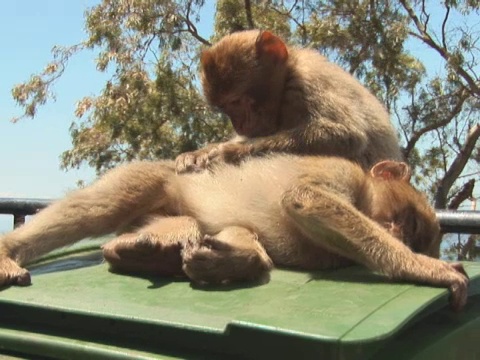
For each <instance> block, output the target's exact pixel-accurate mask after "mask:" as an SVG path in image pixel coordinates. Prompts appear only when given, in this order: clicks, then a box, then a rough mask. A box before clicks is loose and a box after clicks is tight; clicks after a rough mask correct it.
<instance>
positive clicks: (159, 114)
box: [12, 0, 480, 208]
mask: <svg viewBox="0 0 480 360" xmlns="http://www.w3.org/2000/svg"><path fill="white" fill-rule="evenodd" d="M204 5H205V4H204V1H203V0H102V1H100V2H99V4H98V5H96V6H94V7H92V8H90V9H88V10H87V11H86V12H85V23H86V31H87V37H86V40H85V41H84V42H82V43H80V44H76V45H74V46H71V47H66V48H64V47H56V48H54V49H53V61H52V62H51V63H50V64H48V65H47V66H46V67H45V69H44V70H43V71H42V72H40V73H39V74H36V75H33V76H32V77H31V78H30V79H29V80H28V81H26V82H25V83H23V84H19V85H17V86H16V87H15V88H14V89H13V90H12V93H13V96H14V98H15V99H16V101H17V102H18V104H19V105H20V106H21V107H22V108H23V109H24V114H23V115H22V116H27V117H34V116H35V114H36V112H37V111H38V108H39V106H40V105H43V104H44V103H45V102H47V101H49V100H51V99H54V93H53V90H52V89H53V86H54V84H55V82H56V81H57V80H58V79H59V78H60V77H61V75H62V74H63V72H64V71H65V69H66V67H67V65H68V61H69V59H70V58H71V57H72V56H74V55H75V54H77V53H78V52H81V51H85V50H87V49H88V50H93V51H95V52H96V53H97V68H98V71H101V72H107V73H108V74H111V78H110V80H108V82H107V83H106V84H105V87H104V88H103V90H102V92H101V93H100V94H99V95H98V96H96V97H85V98H83V99H81V100H80V101H79V102H78V104H77V110H76V112H75V115H76V117H77V120H76V121H75V122H74V123H73V124H72V126H71V135H72V141H73V148H72V149H71V150H68V151H66V152H65V153H64V154H63V156H62V166H63V167H65V168H70V167H76V166H79V165H80V164H82V163H84V162H86V163H88V164H89V165H90V166H93V167H94V168H96V169H97V171H98V172H103V171H104V170H105V169H107V168H110V167H112V166H114V165H115V164H117V163H119V162H122V161H127V160H131V159H140V158H142V159H143V158H147V159H151V158H172V157H175V156H176V155H177V154H179V153H180V152H183V151H186V150H191V149H195V148H197V147H200V146H202V145H204V144H205V143H207V142H212V141H218V140H220V139H222V138H225V137H226V136H227V134H228V133H229V131H230V127H229V125H228V122H226V121H225V119H223V118H222V117H221V116H220V115H218V114H216V113H214V112H212V111H211V110H210V109H209V108H208V107H206V105H205V103H204V101H203V99H202V96H201V94H200V91H199V82H198V75H197V72H198V67H197V64H198V55H199V53H200V51H201V48H202V47H205V46H208V45H209V44H210V43H211V42H213V41H215V40H217V39H218V38H219V37H221V36H223V35H224V34H227V33H230V32H232V31H237V30H242V29H248V28H253V27H258V28H268V29H272V30H273V31H275V32H277V33H279V34H280V35H282V36H283V37H284V38H286V39H288V40H289V41H290V42H291V43H296V44H299V45H302V46H310V47H313V48H316V49H318V50H319V51H321V52H322V53H325V54H326V55H327V56H328V57H329V58H330V59H332V60H334V61H336V62H338V63H339V64H341V65H342V66H343V67H345V69H347V71H349V72H350V73H352V74H354V75H355V76H356V77H358V78H359V79H360V80H361V81H362V82H363V83H364V84H365V85H366V86H368V87H369V88H370V89H371V90H372V92H373V93H375V94H376V95H377V96H378V97H379V98H380V99H381V100H382V101H383V102H384V103H385V104H386V106H387V108H388V109H389V111H390V112H391V114H392V118H393V120H394V121H395V123H396V125H397V126H398V131H399V135H400V138H401V141H402V144H403V146H404V154H405V156H406V158H407V159H408V160H409V162H410V163H411V165H412V166H413V167H414V170H415V176H414V179H415V181H416V182H417V185H419V186H421V187H422V188H423V189H424V190H427V192H428V193H429V195H430V196H431V199H432V201H433V202H434V203H435V206H436V207H438V208H447V207H449V206H450V207H455V208H456V207H458V206H460V205H461V204H462V203H463V204H466V205H468V200H469V199H472V198H473V196H474V190H473V186H472V181H473V182H474V181H475V180H476V179H478V177H479V162H480V146H479V145H478V144H479V141H478V138H479V136H480V124H479V120H478V118H479V117H478V115H479V109H480V103H479V98H480V85H479V84H480V82H479V76H478V75H477V74H478V72H479V63H478V59H479V58H480V53H479V47H478V45H479V44H478V42H479V38H480V37H479V32H478V31H479V28H478V26H479V25H478V23H477V21H476V16H478V12H479V4H478V2H477V1H469V0H456V1H453V0H445V1H443V2H441V3H440V2H427V1H425V0H411V1H408V0H396V1H379V0H370V1H366V0H355V1H347V0H303V1H299V0H296V1H294V0H290V1H287V0H285V1H281V0H270V1H250V0H219V1H217V4H216V12H215V14H214V20H215V25H214V34H201V33H199V31H198V28H197V25H198V24H199V22H200V21H205V22H207V21H211V18H207V15H212V16H213V14H203V13H202V12H201V10H202V7H203V6H204ZM201 16H202V17H201ZM415 50H416V51H415ZM431 62H435V63H438V64H440V65H439V67H438V69H434V70H436V71H432V69H429V66H430V63H431ZM467 184H469V185H468V186H469V187H468V188H467ZM473 185H474V183H473ZM468 189H471V190H470V191H466V190H468ZM460 195H461V196H460Z"/></svg>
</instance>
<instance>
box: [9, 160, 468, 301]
mask: <svg viewBox="0 0 480 360" xmlns="http://www.w3.org/2000/svg"><path fill="white" fill-rule="evenodd" d="M396 168H399V169H400V170H398V171H397V170H395V169H396ZM405 168H406V164H403V163H396V162H382V163H379V164H377V165H375V167H374V169H375V171H374V169H372V172H365V171H363V170H362V168H361V167H360V166H359V165H356V164H354V163H352V162H350V161H347V160H345V159H342V158H329V157H309V156H304V157H297V156H293V155H276V156H269V157H263V158H256V159H251V160H249V161H247V162H245V163H243V164H241V165H240V166H233V165H225V164H217V165H216V166H215V167H213V168H212V169H211V171H206V172H202V173H194V174H183V175H176V174H175V170H174V167H173V166H172V163H170V162H136V163H132V164H129V165H125V166H121V167H119V168H117V169H114V170H112V171H110V172H109V173H107V174H106V175H105V176H104V177H102V178H100V179H99V180H98V181H97V182H96V183H94V184H93V185H91V186H89V187H86V188H84V189H81V190H78V191H75V192H73V193H72V194H70V195H69V196H67V197H66V198H65V199H62V200H59V201H58V202H56V203H54V204H52V205H51V206H49V207H47V208H46V209H44V210H42V211H41V212H40V213H39V214H37V215H36V216H34V217H33V219H32V220H31V221H30V222H28V223H27V224H26V225H24V226H22V227H20V228H18V229H16V230H14V231H13V232H10V233H7V234H5V235H3V236H2V237H1V240H0V284H7V283H12V284H20V285H22V284H27V283H29V275H28V272H27V271H26V270H25V269H22V268H21V267H20V266H22V265H24V264H26V263H28V262H30V261H32V260H33V259H35V258H37V257H38V256H40V255H42V254H45V253H47V252H49V251H51V250H53V249H55V248H58V247H61V246H65V245H68V244H71V243H73V242H75V241H78V240H80V239H83V238H85V237H95V236H101V235H105V234H108V233H111V232H123V235H121V236H120V237H118V238H117V239H115V240H113V241H111V242H109V243H107V244H106V245H105V246H104V255H105V257H106V259H107V261H109V262H110V263H111V265H112V268H113V269H114V270H117V271H118V270H119V271H135V272H147V273H151V274H159V275H171V274H182V273H183V274H186V275H187V276H188V277H190V278H191V279H192V280H193V281H196V282H203V283H223V282H229V281H239V280H247V279H255V278H259V277H260V276H261V275H262V274H265V273H266V272H268V270H269V269H270V268H271V267H272V265H277V266H287V267H295V268H299V269H328V268H335V267H341V266H346V265H350V264H353V263H359V264H363V265H365V266H368V267H369V268H371V269H373V270H376V271H379V272H382V273H384V274H386V275H388V276H389V277H391V278H395V279H402V280H408V281H414V282H422V283H428V284H431V285H437V286H445V287H449V288H450V290H451V291H452V294H453V297H452V305H453V306H454V308H461V307H462V306H463V304H464V303H465V301H466V296H467V295H466V294H467V293H466V289H467V283H468V280H467V278H466V277H465V275H464V273H463V269H462V268H461V266H460V265H458V264H448V263H446V262H443V261H440V260H438V259H435V258H432V257H427V256H424V255H421V254H416V253H414V252H412V251H411V249H414V250H416V251H418V252H421V253H423V254H425V255H437V254H438V248H439V242H438V240H439V239H438V236H437V235H438V223H437V221H436V219H435V215H434V213H433V211H432V209H431V208H430V207H429V206H428V203H427V202H426V200H425V198H424V197H423V196H421V195H420V194H418V193H417V192H416V191H415V190H414V189H413V188H412V187H411V186H410V185H409V184H408V179H407V178H405V177H404V176H401V174H402V169H405ZM377 174H381V176H377ZM398 174H400V177H399V175H398ZM389 224H395V228H396V229H397V230H395V231H393V232H392V233H391V232H389V231H388V230H390V231H391V230H392V229H391V228H390V225H389ZM392 234H393V235H396V236H397V238H396V237H395V236H393V235H392ZM403 242H405V244H406V245H408V246H409V247H410V248H409V247H408V246H406V245H404V243H403Z"/></svg>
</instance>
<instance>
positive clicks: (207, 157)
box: [175, 145, 218, 174]
mask: <svg viewBox="0 0 480 360" xmlns="http://www.w3.org/2000/svg"><path fill="white" fill-rule="evenodd" d="M217 155H218V147H217V146H216V145H210V146H207V147H206V148H203V149H200V150H197V151H192V152H186V153H183V154H180V155H178V156H177V158H176V159H175V167H176V171H177V173H178V174H181V173H184V172H199V171H202V170H205V169H206V168H207V167H208V165H209V164H210V162H211V161H212V160H213V159H215V158H217Z"/></svg>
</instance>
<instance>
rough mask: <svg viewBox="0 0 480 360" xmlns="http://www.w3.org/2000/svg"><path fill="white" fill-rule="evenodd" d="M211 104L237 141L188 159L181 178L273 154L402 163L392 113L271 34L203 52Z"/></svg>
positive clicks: (310, 53) (254, 33) (227, 40)
mask: <svg viewBox="0 0 480 360" xmlns="http://www.w3.org/2000/svg"><path fill="white" fill-rule="evenodd" d="M200 64H201V83H202V87H203V92H204V95H205V98H206V100H207V102H208V103H209V104H210V105H211V106H212V107H214V108H217V109H219V110H220V111H221V112H223V113H224V114H225V115H227V116H228V117H229V118H230V121H231V123H232V125H233V128H234V130H235V132H236V134H237V136H236V137H234V138H233V139H231V140H229V141H226V142H223V143H219V144H210V145H207V146H206V147H205V148H202V149H199V150H196V151H193V152H186V153H183V154H180V155H179V156H178V157H177V159H176V168H177V172H178V173H182V172H189V171H201V170H203V169H205V168H208V166H209V164H212V163H214V162H219V161H221V162H227V163H238V162H240V161H242V159H245V158H247V157H252V156H264V155H265V154H270V153H291V154H298V155H333V156H340V157H345V158H347V159H350V160H353V161H357V162H358V163H360V164H361V166H362V167H363V168H364V169H366V170H368V169H370V168H371V166H372V165H373V164H375V163H377V162H379V161H382V160H398V161H401V160H402V155H401V150H400V145H399V141H398V137H397V134H396V131H395V129H394V128H393V126H392V123H391V122H390V120H389V114H388V112H387V111H386V109H385V108H384V106H383V105H382V104H381V103H380V102H379V100H378V99H377V98H376V97H375V96H374V95H373V94H372V93H370V92H369V91H368V90H367V89H366V88H365V87H364V86H363V85H361V84H360V82H359V81H357V80H356V79H355V78H354V77H353V76H352V75H350V74H349V73H347V72H346V71H344V70H343V69H341V68H340V67H339V66H337V65H335V64H333V63H331V62H329V61H327V59H326V58H325V57H323V56H322V55H320V54H319V53H318V52H316V51H314V50H312V49H304V48H296V47H292V46H287V45H286V44H285V42H284V41H283V40H282V39H280V38H279V37H277V36H276V35H274V34H272V33H271V32H269V31H259V30H248V31H241V32H236V33H232V34H230V35H227V36H225V37H224V38H222V39H220V41H219V42H218V43H216V44H214V45H213V46H211V47H210V48H207V49H206V50H204V51H203V52H202V54H201V59H200Z"/></svg>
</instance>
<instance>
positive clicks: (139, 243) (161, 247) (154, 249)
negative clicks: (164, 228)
mask: <svg viewBox="0 0 480 360" xmlns="http://www.w3.org/2000/svg"><path fill="white" fill-rule="evenodd" d="M181 248H182V244H181V243H180V242H179V241H178V242H172V241H169V239H165V238H162V237H159V236H155V234H151V233H130V234H124V235H121V236H119V237H118V238H116V239H114V240H112V241H109V242H108V243H106V244H105V245H103V246H102V250H103V256H104V258H105V260H106V261H107V262H108V263H109V265H110V269H111V270H112V271H114V272H119V273H140V274H151V275H163V276H171V275H181V274H183V272H182V262H181V258H180V250H181Z"/></svg>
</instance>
